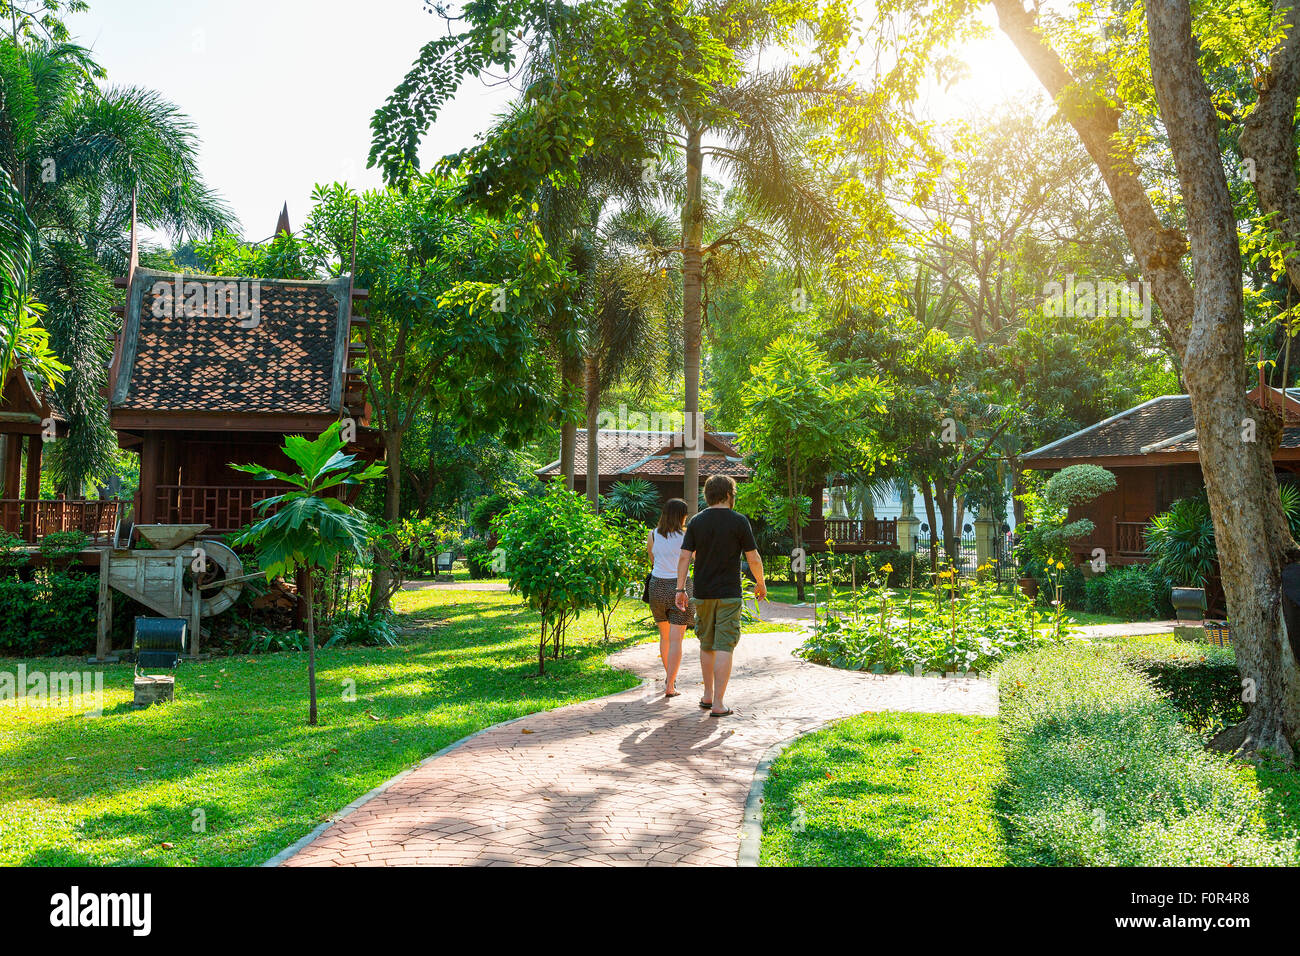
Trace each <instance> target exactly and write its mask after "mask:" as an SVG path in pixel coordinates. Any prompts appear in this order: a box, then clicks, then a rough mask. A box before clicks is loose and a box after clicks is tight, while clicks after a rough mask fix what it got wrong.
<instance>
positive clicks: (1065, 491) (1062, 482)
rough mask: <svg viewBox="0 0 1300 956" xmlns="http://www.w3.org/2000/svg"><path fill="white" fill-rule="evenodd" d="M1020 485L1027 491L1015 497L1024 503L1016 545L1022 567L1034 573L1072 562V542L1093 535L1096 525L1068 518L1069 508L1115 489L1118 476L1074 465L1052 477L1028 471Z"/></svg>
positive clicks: (1103, 469) (1088, 521)
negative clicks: (1051, 566) (1040, 567)
mask: <svg viewBox="0 0 1300 956" xmlns="http://www.w3.org/2000/svg"><path fill="white" fill-rule="evenodd" d="M1021 485H1022V487H1023V488H1024V491H1023V492H1022V493H1021V494H1019V495H1017V496H1016V497H1017V499H1018V500H1019V501H1021V502H1022V503H1023V504H1024V506H1025V524H1024V527H1023V529H1022V530H1021V532H1020V543H1019V545H1018V546H1017V557H1018V558H1019V559H1020V562H1021V567H1022V569H1024V570H1026V571H1031V572H1032V571H1033V570H1035V569H1036V567H1037V566H1039V565H1048V566H1050V565H1054V564H1058V563H1059V564H1066V565H1069V564H1073V562H1074V559H1073V558H1072V557H1071V555H1070V542H1071V541H1073V540H1075V539H1076V538H1082V537H1084V536H1086V535H1089V534H1091V533H1092V532H1093V530H1094V527H1095V526H1094V525H1093V523H1092V521H1091V520H1089V519H1088V518H1079V519H1077V520H1075V521H1067V520H1066V518H1067V517H1068V511H1069V509H1070V508H1072V507H1075V506H1078V505H1082V504H1086V503H1087V502H1089V501H1092V500H1093V499H1095V498H1096V497H1098V496H1099V495H1103V494H1105V493H1106V492H1108V491H1113V490H1114V489H1115V476H1114V475H1113V474H1111V473H1110V472H1109V471H1107V470H1106V469H1105V468H1101V467H1099V466H1097V465H1071V466H1070V467H1068V468H1064V469H1062V470H1061V471H1059V472H1057V473H1056V474H1055V475H1053V476H1052V477H1051V478H1050V479H1044V478H1043V476H1042V475H1041V474H1039V473H1036V472H1032V471H1026V472H1024V473H1023V474H1022V475H1021Z"/></svg>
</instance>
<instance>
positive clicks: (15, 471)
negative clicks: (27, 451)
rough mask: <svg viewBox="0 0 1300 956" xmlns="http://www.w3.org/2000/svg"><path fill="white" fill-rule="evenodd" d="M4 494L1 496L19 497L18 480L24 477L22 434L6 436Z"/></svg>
mask: <svg viewBox="0 0 1300 956" xmlns="http://www.w3.org/2000/svg"><path fill="white" fill-rule="evenodd" d="M4 459H5V468H4V494H3V495H0V497H4V498H17V497H18V481H19V479H20V478H21V477H22V467H23V439H22V436H21V435H7V436H5V455H4Z"/></svg>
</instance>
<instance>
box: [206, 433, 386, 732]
mask: <svg viewBox="0 0 1300 956" xmlns="http://www.w3.org/2000/svg"><path fill="white" fill-rule="evenodd" d="M340 432H341V425H340V424H339V423H338V422H334V423H333V424H331V425H330V426H329V427H328V428H327V429H325V431H324V432H322V433H321V435H320V437H319V438H317V439H315V440H314V441H313V440H311V439H308V438H304V437H303V436H302V435H290V436H288V437H287V438H286V439H285V440H284V448H283V451H284V454H285V455H286V456H287V457H288V458H289V460H290V461H292V462H293V463H294V464H295V465H297V466H298V467H299V469H301V470H300V471H299V472H297V473H294V472H284V471H279V470H278V469H275V468H267V467H265V466H263V465H235V464H232V465H231V466H230V467H231V468H234V469H235V470H236V471H241V472H244V473H245V474H249V475H252V476H253V477H254V478H256V479H258V480H259V481H267V480H271V479H279V480H280V481H283V482H285V483H287V484H289V485H292V486H293V488H294V490H293V491H289V492H286V493H285V494H282V495H276V496H274V497H272V498H268V499H266V500H265V501H261V502H259V503H258V504H257V508H258V510H259V511H261V512H262V513H263V514H266V512H268V511H271V510H272V509H275V510H274V512H273V513H272V514H268V515H267V516H266V517H264V518H262V519H261V520H260V521H258V522H257V523H256V524H254V525H253V526H252V527H251V528H249V529H248V530H247V531H244V532H243V533H242V534H240V535H239V536H238V537H237V538H236V539H235V543H236V544H239V545H243V546H245V547H250V548H253V549H254V550H255V551H256V552H257V562H258V567H259V568H260V569H261V570H262V572H263V573H264V574H265V575H266V580H267V581H270V580H271V579H272V578H274V577H275V576H276V575H279V574H288V573H291V572H293V571H296V570H297V569H299V568H303V569H305V570H306V571H307V593H306V595H305V597H306V604H307V652H308V658H307V680H308V685H309V687H310V704H309V710H308V716H307V722H308V723H309V724H311V725H313V726H315V724H316V640H315V634H316V631H315V627H316V624H315V615H316V610H315V604H316V601H315V596H314V593H313V584H314V578H315V572H316V570H317V569H320V568H326V567H329V566H330V564H331V563H332V562H333V561H334V559H336V558H337V557H338V556H339V555H341V554H342V555H347V556H349V557H351V558H354V559H360V558H362V557H363V555H364V552H365V549H366V546H367V543H368V531H369V529H368V528H367V526H366V522H365V516H364V514H363V513H362V512H360V511H358V510H357V509H356V508H354V507H352V506H351V505H349V504H346V503H345V502H344V501H342V500H341V499H340V498H327V497H325V496H324V493H325V492H328V491H331V490H335V491H343V490H344V489H346V488H349V487H355V486H358V485H360V484H362V483H363V482H366V481H368V480H370V479H372V478H377V477H378V476H379V475H382V474H383V472H384V466H383V465H379V464H370V465H364V464H362V463H361V462H359V461H358V460H357V458H356V456H355V455H347V454H344V449H345V448H346V447H347V443H346V442H345V441H344V440H343V439H342V438H341V437H340Z"/></svg>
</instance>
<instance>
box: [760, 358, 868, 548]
mask: <svg viewBox="0 0 1300 956" xmlns="http://www.w3.org/2000/svg"><path fill="white" fill-rule="evenodd" d="M855 371H856V370H855V369H854V368H853V367H852V366H848V365H844V364H836V363H832V362H831V361H830V359H829V358H828V357H827V355H826V353H825V352H824V351H822V350H821V348H819V347H818V346H817V345H816V344H815V343H814V342H812V341H811V340H809V339H803V338H795V337H793V336H782V337H781V338H779V339H777V340H776V341H775V342H773V343H772V344H771V345H770V346H769V347H768V349H767V352H766V353H765V354H764V356H763V360H762V361H761V362H760V363H759V364H758V365H757V366H755V367H754V368H753V369H752V370H751V374H750V378H749V381H748V382H747V383H746V384H745V386H744V387H743V389H742V390H741V397H742V401H743V402H744V404H745V408H746V414H745V417H744V419H743V420H742V421H741V423H740V426H739V435H740V443H741V445H742V446H743V447H744V448H745V450H746V452H747V454H748V455H749V457H750V459H751V460H752V461H753V464H754V476H753V481H752V482H751V483H750V484H751V486H752V487H750V488H748V489H746V494H747V495H748V496H749V497H748V498H747V499H746V502H745V504H746V505H747V506H748V505H749V504H750V502H753V501H754V500H755V497H754V496H757V495H762V496H763V497H762V503H763V509H764V510H763V514H764V516H765V517H766V518H768V519H769V520H770V521H772V522H773V524H776V525H779V526H782V527H787V528H789V529H790V533H791V536H792V537H793V538H794V540H795V545H796V547H797V546H799V544H800V542H801V541H802V535H801V533H800V530H801V529H802V528H803V527H804V526H805V525H806V524H807V523H808V501H809V495H810V494H811V491H812V487H813V485H814V484H816V483H817V482H819V481H822V480H824V478H825V476H826V475H827V474H829V473H831V472H833V471H852V472H857V473H863V474H869V473H870V472H871V471H872V470H873V469H874V468H875V467H876V465H878V464H880V463H881V462H882V460H883V457H884V454H883V451H884V450H883V449H882V447H881V446H880V444H879V442H878V440H877V432H876V425H875V416H878V415H879V414H881V413H883V412H884V410H885V405H884V403H885V401H886V400H887V399H888V398H889V391H888V389H886V388H885V387H884V386H883V385H882V384H881V383H880V381H879V380H878V379H875V378H864V377H861V376H859V375H857V374H855Z"/></svg>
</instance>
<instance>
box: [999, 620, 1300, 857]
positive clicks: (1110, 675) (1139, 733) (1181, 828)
mask: <svg viewBox="0 0 1300 956" xmlns="http://www.w3.org/2000/svg"><path fill="white" fill-rule="evenodd" d="M997 673H998V681H999V687H1000V691H1001V713H1000V726H1001V734H1002V740H1003V745H1004V748H1005V753H1006V776H1005V779H1004V782H1003V784H1002V787H1001V792H1000V795H999V805H998V809H999V812H1000V813H1001V814H1002V815H1003V817H1004V818H1005V821H1006V828H1007V846H1008V851H1007V853H1008V858H1009V859H1010V860H1011V862H1013V863H1016V864H1020V865H1062V866H1180V865H1204V866H1224V865H1232V866H1242V865H1294V864H1295V863H1296V862H1297V844H1296V837H1295V834H1294V832H1293V831H1291V830H1290V828H1289V825H1287V824H1286V823H1285V821H1284V820H1283V819H1282V816H1283V814H1280V813H1279V812H1278V811H1277V810H1275V809H1273V804H1272V802H1271V801H1270V799H1269V798H1268V797H1267V796H1265V795H1261V793H1260V790H1259V786H1258V783H1257V781H1256V779H1255V777H1254V772H1253V771H1252V770H1251V769H1250V768H1248V767H1244V766H1242V765H1239V764H1234V763H1232V762H1230V761H1229V760H1228V759H1227V758H1225V757H1223V756H1220V755H1216V754H1212V753H1209V752H1207V751H1205V750H1204V748H1203V747H1202V745H1201V741H1200V740H1199V739H1198V738H1197V737H1196V736H1195V735H1194V734H1193V733H1191V732H1190V731H1189V730H1188V729H1187V728H1185V727H1184V726H1183V725H1182V724H1181V723H1180V722H1179V715H1178V711H1177V710H1176V708H1175V707H1174V706H1173V704H1171V703H1170V702H1168V701H1166V700H1165V699H1164V698H1163V697H1162V696H1161V695H1160V693H1159V691H1157V689H1156V688H1155V687H1154V686H1153V685H1152V683H1151V682H1150V681H1149V680H1148V679H1146V678H1145V677H1143V676H1142V675H1141V674H1139V673H1138V672H1137V671H1136V670H1134V669H1133V668H1130V667H1129V666H1127V665H1125V664H1124V663H1122V662H1121V661H1120V659H1119V658H1118V657H1117V655H1116V654H1115V653H1114V650H1113V649H1112V648H1110V647H1108V646H1106V645H1089V644H1079V645H1074V646H1068V647H1063V646H1049V647H1043V648H1038V649H1035V650H1032V651H1029V652H1026V653H1023V654H1017V655H1015V656H1013V657H1011V658H1009V659H1008V660H1007V661H1005V662H1004V663H1003V664H1002V665H1001V666H1000V667H999V668H998V672H997Z"/></svg>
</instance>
